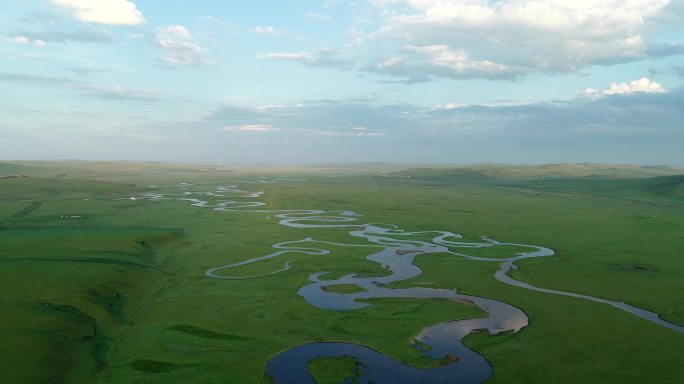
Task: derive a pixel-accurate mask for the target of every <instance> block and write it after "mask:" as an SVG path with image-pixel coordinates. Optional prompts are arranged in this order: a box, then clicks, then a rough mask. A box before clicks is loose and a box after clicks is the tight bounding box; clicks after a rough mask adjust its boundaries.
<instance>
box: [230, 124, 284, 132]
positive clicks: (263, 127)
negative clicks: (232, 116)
mask: <svg viewBox="0 0 684 384" xmlns="http://www.w3.org/2000/svg"><path fill="white" fill-rule="evenodd" d="M221 129H222V130H224V131H238V132H273V131H279V129H278V128H277V127H274V126H272V125H267V124H245V125H231V126H226V127H223V128H221Z"/></svg>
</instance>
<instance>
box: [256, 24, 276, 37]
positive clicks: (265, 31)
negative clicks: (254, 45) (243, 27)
mask: <svg viewBox="0 0 684 384" xmlns="http://www.w3.org/2000/svg"><path fill="white" fill-rule="evenodd" d="M254 32H256V33H258V34H260V35H269V36H277V35H280V34H282V33H283V31H281V30H279V29H276V28H274V27H272V26H270V25H267V26H257V27H255V28H254Z"/></svg>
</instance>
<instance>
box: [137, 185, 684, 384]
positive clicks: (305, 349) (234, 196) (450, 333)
mask: <svg viewBox="0 0 684 384" xmlns="http://www.w3.org/2000/svg"><path fill="white" fill-rule="evenodd" d="M275 181H278V180H276V179H267V178H261V179H260V180H258V181H242V182H240V183H269V182H275ZM210 186H211V185H210V183H200V184H195V185H193V184H190V183H181V184H178V185H169V186H163V187H164V188H168V189H185V191H180V192H175V193H164V194H161V193H147V194H144V195H142V196H140V197H138V198H143V199H147V200H153V201H158V200H183V201H187V202H189V203H190V204H192V205H194V206H197V207H202V208H207V209H213V210H215V211H222V212H234V211H240V212H254V213H262V214H268V215H270V216H272V217H275V218H277V219H278V222H279V223H280V224H281V225H284V226H288V227H294V228H338V229H340V230H342V231H346V232H347V234H348V235H349V236H350V237H353V238H356V239H362V240H363V241H364V242H365V244H358V243H355V244H346V243H332V242H325V241H318V240H315V239H313V238H305V239H301V240H294V241H287V242H281V243H277V244H273V245H272V247H273V248H274V249H275V252H273V253H271V254H268V255H265V256H261V257H255V258H252V259H248V260H244V261H241V262H237V263H232V264H227V265H222V266H217V267H215V268H211V269H209V270H207V271H206V272H205V275H206V276H207V277H209V278H218V279H248V278H259V277H263V276H267V275H274V274H278V273H280V272H283V271H286V270H288V269H290V268H291V267H292V266H291V263H290V262H289V261H285V262H284V264H283V267H282V268H281V269H278V270H275V271H271V272H268V273H265V274H261V275H253V276H245V275H239V274H238V275H235V274H230V272H231V270H238V269H237V268H238V267H241V266H245V265H248V264H251V263H255V262H259V261H262V260H265V259H271V258H275V257H280V256H282V255H286V254H290V253H300V254H308V255H325V254H328V253H330V251H329V250H328V249H327V248H326V247H325V246H326V245H328V246H331V245H332V246H346V247H365V248H368V249H369V252H370V253H369V254H368V256H367V257H366V258H367V259H368V260H370V261H373V262H376V263H379V264H381V265H382V266H384V268H385V270H386V271H388V273H387V274H384V275H382V276H373V277H361V276H358V275H356V274H354V273H351V271H350V274H348V275H346V276H343V277H339V278H336V279H321V277H322V276H323V275H325V274H326V272H325V271H321V272H318V273H314V274H312V275H311V276H309V284H307V285H305V286H303V287H302V288H301V289H299V291H298V294H299V295H300V296H301V297H303V298H304V300H306V301H307V302H308V303H309V304H311V305H313V306H316V307H318V308H321V309H328V310H336V311H346V310H353V309H357V308H362V307H365V306H368V305H369V304H368V303H367V302H364V301H359V300H367V299H377V298H421V299H431V298H440V299H450V300H457V301H467V302H470V303H472V304H474V305H475V306H477V307H478V308H480V309H481V310H483V311H484V312H486V313H487V316H486V317H481V318H475V319H466V320H456V321H451V322H446V323H441V324H437V325H434V326H431V327H428V328H426V329H424V330H423V331H422V332H421V333H420V334H419V335H416V337H415V340H416V341H417V342H415V343H414V345H413V347H414V348H416V349H417V350H419V351H420V352H421V353H423V354H424V355H425V356H428V357H430V358H433V359H443V358H445V357H449V359H450V360H452V362H451V363H449V364H446V365H443V366H440V367H437V368H429V369H418V368H415V367H411V366H408V365H405V364H402V363H401V362H399V361H397V360H394V359H393V358H391V357H389V356H386V355H384V354H382V353H380V352H378V351H375V350H373V349H371V348H368V347H366V346H363V345H358V344H350V343H326V342H320V343H310V344H303V345H298V346H293V347H292V348H290V349H288V350H286V351H283V352H281V353H279V354H277V355H276V356H274V357H273V358H272V359H271V360H269V362H268V364H267V365H266V374H267V375H268V376H270V377H271V378H273V380H274V381H275V382H276V383H278V384H288V383H293V384H308V383H311V384H314V383H315V381H314V379H313V378H312V377H311V375H310V373H309V371H308V367H307V365H308V363H309V362H310V361H312V360H313V359H316V358H319V357H342V356H349V357H353V358H354V359H356V360H357V361H358V363H359V366H361V367H363V369H362V372H360V373H359V375H360V376H359V377H358V380H359V381H360V382H361V383H375V384H420V383H431V384H432V383H435V384H439V383H473V384H474V383H483V382H484V381H486V380H487V379H488V378H489V377H490V376H491V374H492V367H491V366H490V364H489V362H488V361H487V360H486V359H485V358H484V357H483V356H482V355H480V354H478V353H476V352H474V351H471V350H469V349H467V348H466V347H465V346H463V344H461V340H462V338H463V337H465V336H467V335H468V334H470V333H473V332H476V331H487V332H488V333H489V334H490V335H496V334H498V333H501V332H517V331H518V330H520V329H521V328H523V327H525V326H527V324H528V318H527V316H526V315H525V313H524V312H523V311H522V310H521V309H519V308H516V307H514V306H512V305H510V304H507V303H504V302H501V301H497V300H494V299H491V298H484V297H478V296H471V295H463V294H459V293H457V292H456V291H455V290H447V289H436V288H425V287H413V288H389V287H390V286H391V284H392V283H396V282H399V281H403V280H408V279H411V278H413V277H416V276H419V275H420V274H421V273H422V270H421V269H420V268H419V267H417V266H416V265H415V264H414V259H415V257H416V256H418V255H424V254H430V253H446V254H453V255H454V256H455V257H463V258H467V259H471V260H477V261H484V262H496V263H500V268H499V269H498V270H497V271H496V273H495V275H494V277H495V278H496V279H497V280H499V281H501V282H502V283H505V284H508V285H512V286H516V287H519V288H524V289H529V290H533V291H538V292H543V293H548V294H554V295H563V296H570V297H575V298H579V299H585V300H591V301H594V302H598V303H603V304H607V305H611V306H613V307H615V308H618V309H621V310H623V311H626V312H629V313H631V314H633V315H636V316H639V317H641V318H643V319H645V320H648V321H651V322H653V323H655V324H658V325H660V326H663V327H666V328H669V329H672V330H674V331H676V332H680V333H684V327H682V326H680V325H677V324H672V323H669V322H667V321H665V320H663V319H661V318H660V317H659V316H658V314H657V313H654V312H650V311H647V310H644V309H641V308H637V307H634V306H631V305H628V304H625V303H621V302H616V301H611V300H606V299H601V298H598V297H593V296H589V295H583V294H577V293H573V292H564V291H557V290H552V289H545V288H539V287H536V286H533V285H531V284H528V283H525V282H522V281H518V280H515V279H513V278H512V277H511V276H509V275H508V272H509V271H510V270H511V269H515V268H516V265H515V262H516V261H518V260H522V259H526V258H532V257H548V256H553V255H554V254H555V253H554V251H553V250H552V249H550V248H546V247H541V246H537V245H528V244H516V243H504V242H499V241H496V240H494V239H490V238H487V237H482V238H481V239H480V240H479V241H465V240H463V237H462V236H461V235H460V234H457V233H453V232H448V231H424V232H406V231H404V230H401V229H400V228H398V227H396V226H394V225H391V224H377V223H370V224H364V223H361V222H360V217H361V216H360V215H358V214H357V213H355V212H351V211H328V210H318V209H305V210H270V209H264V206H265V203H263V202H261V201H257V200H254V199H256V198H259V197H261V196H262V195H263V194H264V193H265V192H264V191H246V190H242V189H240V188H239V187H238V186H237V185H226V186H215V187H214V188H213V189H214V190H213V191H199V190H195V191H188V190H187V189H198V188H206V187H210ZM154 187H157V188H159V186H154ZM416 238H420V239H423V240H416ZM426 238H431V240H429V241H426V240H425V239H426ZM501 246H508V247H519V248H526V249H528V251H527V252H519V253H516V254H514V255H513V256H511V257H507V258H496V257H486V256H476V255H469V254H468V250H470V249H478V250H481V249H483V248H489V249H493V248H494V247H501ZM455 250H458V252H456V251H455ZM471 253H472V251H471ZM477 253H478V254H480V255H481V254H483V252H481V251H479V252H477ZM484 254H486V252H485V253H484ZM339 284H352V285H356V286H358V287H359V288H362V290H360V292H356V293H345V294H342V293H335V292H328V291H326V290H324V289H323V288H324V287H326V286H332V285H339Z"/></svg>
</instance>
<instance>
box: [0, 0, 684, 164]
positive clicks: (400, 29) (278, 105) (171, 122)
mask: <svg viewBox="0 0 684 384" xmlns="http://www.w3.org/2000/svg"><path fill="white" fill-rule="evenodd" d="M0 56H1V59H0V159H5V160H48V159H86V160H156V161H178V162H200V163H221V164H253V163H282V164H312V163H351V162H401V163H452V164H472V163H489V162H496V163H518V164H519V163H529V164H539V163H561V162H601V163H630V164H652V165H655V164H670V165H684V0H669V1H668V0H601V1H599V0H576V1H567V0H552V1H535V0H453V1H445V0H367V1H360V0H359V1H341V0H322V1H308V0H289V1H287V0H280V1H262V0H253V1H249V2H244V1H230V2H228V1H225V2H224V1H220V2H219V1H214V0H193V1H184V0H178V1H154V0H3V1H2V2H0Z"/></svg>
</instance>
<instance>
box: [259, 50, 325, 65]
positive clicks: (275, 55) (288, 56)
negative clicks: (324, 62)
mask: <svg viewBox="0 0 684 384" xmlns="http://www.w3.org/2000/svg"><path fill="white" fill-rule="evenodd" d="M256 57H257V58H259V59H271V60H292V61H301V62H305V63H309V62H312V61H313V60H314V56H313V55H312V54H311V53H309V52H266V53H259V54H257V56H256Z"/></svg>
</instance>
